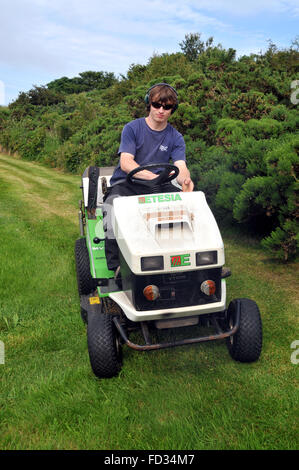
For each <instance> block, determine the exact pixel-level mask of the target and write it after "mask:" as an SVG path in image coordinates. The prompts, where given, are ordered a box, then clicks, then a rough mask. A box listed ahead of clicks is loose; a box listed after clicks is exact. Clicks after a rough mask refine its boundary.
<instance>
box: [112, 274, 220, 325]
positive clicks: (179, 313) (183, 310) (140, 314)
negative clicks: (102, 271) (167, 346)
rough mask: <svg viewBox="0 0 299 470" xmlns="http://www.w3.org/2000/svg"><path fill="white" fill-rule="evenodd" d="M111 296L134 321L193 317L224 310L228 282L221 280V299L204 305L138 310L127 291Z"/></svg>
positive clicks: (113, 293) (114, 293)
mask: <svg viewBox="0 0 299 470" xmlns="http://www.w3.org/2000/svg"><path fill="white" fill-rule="evenodd" d="M109 297H110V298H111V299H112V300H114V302H116V303H117V304H118V305H119V307H120V308H121V309H122V311H123V312H124V314H125V315H126V317H127V318H128V319H129V320H131V321H133V322H142V321H149V320H163V319H166V318H167V319H171V318H181V317H191V316H193V315H204V314H210V313H216V312H223V311H224V310H225V305H226V283H225V280H223V279H222V281H221V300H220V302H213V303H209V304H204V305H192V306H189V307H179V308H165V309H160V310H142V311H140V310H136V309H135V308H134V306H133V304H132V303H131V302H130V300H129V299H128V297H127V295H126V294H125V292H123V291H121V292H112V293H110V294H109Z"/></svg>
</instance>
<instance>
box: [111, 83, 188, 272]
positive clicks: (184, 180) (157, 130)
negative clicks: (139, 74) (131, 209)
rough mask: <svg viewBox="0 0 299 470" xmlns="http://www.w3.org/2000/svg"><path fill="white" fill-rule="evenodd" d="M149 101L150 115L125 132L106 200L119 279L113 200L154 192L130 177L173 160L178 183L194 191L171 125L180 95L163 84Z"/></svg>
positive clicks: (152, 176) (169, 187)
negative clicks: (131, 172)
mask: <svg viewBox="0 0 299 470" xmlns="http://www.w3.org/2000/svg"><path fill="white" fill-rule="evenodd" d="M145 102H146V104H147V110H148V111H149V114H148V116H147V117H146V118H140V119H136V120H134V121H131V122H129V123H128V124H126V125H125V127H124V129H123V131H122V136H121V142H120V147H119V151H118V153H119V155H120V160H119V164H118V166H117V167H116V169H115V170H114V173H113V176H112V178H111V180H110V184H111V188H109V190H108V193H107V195H106V198H105V207H104V229H105V232H106V242H105V248H106V258H107V265H108V268H109V269H112V270H114V271H116V276H117V275H118V268H119V258H118V246H117V243H116V241H115V237H114V233H113V228H112V222H111V212H112V210H111V208H112V204H113V199H114V198H115V197H119V196H131V195H136V194H147V193H150V192H151V190H150V189H149V188H146V187H145V186H142V185H141V184H140V185H138V184H134V185H129V184H127V182H126V176H127V174H128V173H130V171H132V170H134V169H135V168H138V167H139V166H144V165H148V164H151V163H169V162H170V161H171V160H172V162H173V164H174V165H175V166H177V167H178V169H179V174H178V176H177V182H178V183H179V184H180V185H181V186H182V190H183V191H193V188H194V184H193V182H192V180H191V178H190V172H189V170H188V168H187V166H186V155H185V142H184V139H183V136H182V135H181V134H180V133H179V132H178V131H177V130H176V129H174V128H173V127H172V126H171V125H170V124H169V123H168V119H169V117H170V116H171V114H173V113H174V112H175V110H176V109H177V107H178V96H177V92H176V91H175V89H174V88H172V87H171V86H170V85H168V84H167V83H159V84H157V85H154V86H152V87H151V88H150V89H149V90H148V92H147V94H146V96H145ZM156 171H158V170H156ZM135 178H139V179H143V180H152V179H155V178H157V174H155V173H154V172H152V171H148V170H143V171H140V172H138V173H137V174H136V175H135ZM174 191H178V188H176V187H175V186H174V185H172V184H171V183H168V184H166V185H165V186H164V187H163V190H162V192H174Z"/></svg>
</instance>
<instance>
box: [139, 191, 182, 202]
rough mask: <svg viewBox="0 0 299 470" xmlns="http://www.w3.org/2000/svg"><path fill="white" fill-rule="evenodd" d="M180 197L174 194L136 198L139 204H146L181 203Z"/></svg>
mask: <svg viewBox="0 0 299 470" xmlns="http://www.w3.org/2000/svg"><path fill="white" fill-rule="evenodd" d="M181 200H182V198H181V196H180V195H179V194H178V193H176V194H149V195H147V196H142V197H139V198H138V202H139V204H147V203H149V202H169V201H181Z"/></svg>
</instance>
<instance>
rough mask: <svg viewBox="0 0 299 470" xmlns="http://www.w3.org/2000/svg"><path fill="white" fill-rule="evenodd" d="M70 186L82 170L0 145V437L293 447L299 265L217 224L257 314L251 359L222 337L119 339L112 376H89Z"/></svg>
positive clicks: (30, 444) (7, 443)
mask: <svg viewBox="0 0 299 470" xmlns="http://www.w3.org/2000/svg"><path fill="white" fill-rule="evenodd" d="M13 174H15V175H16V177H17V178H18V179H17V181H18V183H17V184H16V180H15V179H14V178H13V177H12V175H13ZM79 186H80V177H74V176H68V175H65V174H60V173H59V172H57V171H54V170H50V169H47V168H44V167H42V166H41V165H36V164H32V163H28V162H23V161H21V160H15V159H13V158H11V157H6V156H1V157H0V234H1V248H0V281H1V282H0V339H1V340H2V341H3V342H4V344H5V364H4V365H0V377H1V391H0V416H1V418H0V419H1V422H0V448H2V449H149V450H153V449H166V450H167V449H295V448H297V447H298V435H297V422H298V421H297V420H298V411H297V400H298V392H297V388H296V385H297V378H298V366H296V365H295V364H292V363H291V360H290V356H291V353H292V352H293V350H292V349H291V348H290V344H291V342H292V341H293V340H295V339H297V337H296V335H297V336H298V330H297V329H296V328H297V324H298V323H297V321H298V320H297V319H298V294H297V292H298V289H297V287H296V286H295V284H294V283H295V280H296V277H295V273H296V271H295V269H296V265H295V264H293V265H288V266H284V265H282V264H272V263H270V262H269V260H268V259H267V258H266V256H265V255H264V254H263V253H262V252H261V250H260V248H259V247H258V245H256V244H255V243H254V242H252V241H250V240H249V239H248V238H246V237H244V236H242V235H240V234H239V235H238V236H236V235H235V233H236V232H227V233H225V245H226V249H227V250H226V256H227V264H228V265H229V266H230V267H231V269H232V272H233V275H232V277H231V278H229V279H228V281H227V285H228V295H229V298H234V297H245V296H246V297H251V298H253V299H255V300H256V301H257V303H258V304H259V306H260V309H261V313H262V318H263V325H264V348H263V353H262V356H261V359H260V360H259V361H258V362H257V363H254V364H239V363H236V362H234V361H232V360H231V359H230V357H229V354H228V352H227V348H226V346H225V343H224V342H218V343H211V344H202V345H196V346H192V347H182V348H177V349H172V350H165V351H157V352H154V353H149V354H142V353H137V352H134V351H132V350H130V349H128V348H124V367H123V369H122V372H121V374H120V375H119V377H117V378H114V379H111V380H97V379H96V378H95V377H94V376H93V374H92V372H91V369H90V365H89V360H88V354H87V346H86V332H85V327H84V325H83V323H82V321H81V318H80V309H79V304H78V296H77V287H76V278H75V265H74V255H73V249H74V242H75V239H76V238H77V237H78V227H77V200H78V199H79V198H80V197H81V193H80V189H79ZM61 195H63V197H61Z"/></svg>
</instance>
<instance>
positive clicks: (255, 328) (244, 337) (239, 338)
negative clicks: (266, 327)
mask: <svg viewBox="0 0 299 470" xmlns="http://www.w3.org/2000/svg"><path fill="white" fill-rule="evenodd" d="M237 310H239V312H240V326H239V328H238V330H237V331H236V333H235V334H234V335H233V336H230V337H229V338H227V347H228V350H229V353H230V355H231V357H232V358H233V359H234V360H235V361H239V362H254V361H257V360H258V359H259V357H260V354H261V350H262V321H261V316H260V311H259V308H258V306H257V304H256V303H255V302H254V301H253V300H250V299H235V300H232V301H231V302H230V304H229V306H228V309H227V325H228V327H229V328H233V326H234V325H235V322H236V313H237Z"/></svg>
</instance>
